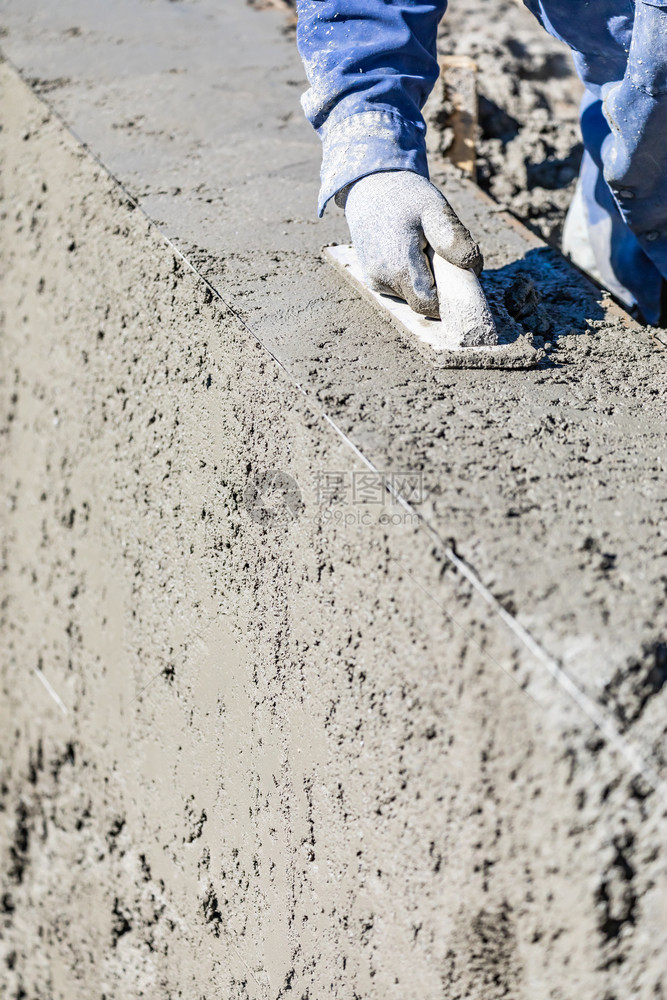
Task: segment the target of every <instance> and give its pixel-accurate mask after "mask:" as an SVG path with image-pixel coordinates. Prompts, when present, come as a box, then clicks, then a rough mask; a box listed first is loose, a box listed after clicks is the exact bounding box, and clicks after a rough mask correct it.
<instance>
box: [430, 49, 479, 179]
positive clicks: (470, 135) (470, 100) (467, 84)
mask: <svg viewBox="0 0 667 1000" xmlns="http://www.w3.org/2000/svg"><path fill="white" fill-rule="evenodd" d="M438 62H439V64H440V76H439V78H438V81H437V83H436V85H435V87H434V89H433V93H432V94H431V96H430V97H429V99H428V101H427V102H426V106H425V108H424V118H425V120H426V124H427V133H426V148H427V150H428V152H429V154H430V155H431V156H435V157H437V156H441V157H446V158H447V159H448V160H451V162H452V163H454V164H455V165H456V166H457V167H459V168H460V169H461V170H463V171H464V172H465V173H466V174H467V175H468V176H469V177H470V178H471V179H472V180H474V179H475V133H476V131H477V64H476V63H475V61H474V59H470V57H469V56H453V55H448V56H440V58H439V60H438Z"/></svg>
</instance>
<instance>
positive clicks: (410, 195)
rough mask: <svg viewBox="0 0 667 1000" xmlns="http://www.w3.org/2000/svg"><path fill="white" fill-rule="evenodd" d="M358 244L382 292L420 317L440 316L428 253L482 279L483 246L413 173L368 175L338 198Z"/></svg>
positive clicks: (369, 276) (368, 276)
mask: <svg viewBox="0 0 667 1000" xmlns="http://www.w3.org/2000/svg"><path fill="white" fill-rule="evenodd" d="M336 204H337V205H339V206H340V207H341V208H344V209H345V218H346V219H347V224H348V226H349V229H350V235H351V237H352V243H353V244H354V247H355V250H356V251H357V255H358V257H359V261H360V263H361V266H362V267H363V269H364V273H365V275H366V280H367V281H368V283H369V285H370V287H371V288H372V289H373V290H374V291H376V292H384V293H385V294H388V295H397V296H398V297H399V298H401V299H405V300H406V301H407V303H408V305H409V306H410V307H411V308H412V309H414V310H415V312H418V313H422V314H423V315H424V316H435V317H438V316H439V315H440V311H439V306H438V295H437V292H436V288H435V283H434V281H433V274H432V271H431V268H430V265H429V262H428V259H427V257H426V253H425V251H426V248H427V246H430V247H432V248H433V250H434V251H435V252H436V253H438V254H440V256H441V257H444V258H445V260H448V261H450V262H451V263H452V264H456V265H458V266H459V267H466V268H472V269H473V271H474V272H475V274H477V275H479V273H480V271H481V270H482V265H483V260H482V255H481V253H480V250H479V247H478V246H477V244H476V243H475V241H474V240H473V238H472V236H471V235H470V233H469V232H468V230H467V229H466V228H465V226H464V225H463V223H462V222H461V221H460V220H459V218H458V216H457V215H456V213H455V212H454V210H453V209H452V207H451V206H450V204H449V202H448V201H447V199H446V198H443V196H442V195H441V194H440V192H439V191H438V189H437V188H436V187H434V186H433V184H431V183H430V181H427V180H426V178H425V177H422V176H421V174H415V173H413V172H412V171H411V170H387V171H382V172H381V173H377V174H368V175H367V176H366V177H362V178H360V180H358V181H355V182H354V184H351V185H349V186H348V187H347V188H345V189H344V190H343V191H340V192H339V193H338V194H337V195H336Z"/></svg>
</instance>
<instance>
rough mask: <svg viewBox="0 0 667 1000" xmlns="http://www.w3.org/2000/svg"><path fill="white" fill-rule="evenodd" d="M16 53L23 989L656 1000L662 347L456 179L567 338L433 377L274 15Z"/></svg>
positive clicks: (6, 88) (10, 205) (67, 11)
mask: <svg viewBox="0 0 667 1000" xmlns="http://www.w3.org/2000/svg"><path fill="white" fill-rule="evenodd" d="M0 27H1V28H3V29H4V37H3V38H2V42H1V44H2V48H3V50H4V52H5V53H6V55H7V56H8V58H9V59H11V60H12V61H13V63H14V64H15V66H14V67H13V66H9V65H7V64H5V65H4V66H3V67H2V69H1V81H2V100H1V102H0V108H1V109H2V110H1V116H2V117H1V124H2V131H0V157H1V173H0V176H1V177H2V188H3V189H2V198H3V201H2V209H1V214H2V219H1V221H2V242H1V247H2V272H1V274H0V307H1V309H2V375H3V396H2V407H3V410H2V412H3V414H4V416H3V424H2V443H1V447H2V492H3V505H4V506H3V514H2V521H3V539H4V541H3V603H2V616H3V618H2V668H3V709H2V711H3V725H2V746H3V780H2V786H1V791H2V804H3V828H2V829H3V832H2V858H3V896H2V909H3V913H2V920H3V924H4V927H3V940H2V943H1V944H0V948H1V949H2V962H3V963H4V964H3V976H4V980H5V982H6V983H7V992H8V995H9V996H12V997H19V996H24V995H27V996H28V997H44V998H46V997H49V998H55V997H67V998H68V1000H69V998H79V997H81V998H83V997H86V998H88V997H91V996H100V997H103V996H104V997H107V998H110V997H121V996H146V997H165V998H166V997H177V996H183V997H192V998H201V997H214V996H216V997H217V996H224V997H230V998H242V997H253V998H255V997H261V998H271V1000H273V998H278V997H285V996H288V995H290V994H291V993H293V994H294V995H296V996H298V997H301V998H303V997H309V998H311V1000H314V998H318V1000H319V998H320V997H322V996H336V997H343V996H345V997H346V996H349V997H359V998H364V1000H365V998H376V997H377V998H380V997H382V998H384V997H392V998H393V997H396V998H399V997H400V998H402V1000H403V998H406V997H408V998H415V1000H417V998H419V1000H431V998H434V1000H435V998H445V1000H450V998H451V1000H454V998H457V997H475V998H477V997H479V998H484V1000H495V998H500V997H511V998H517V1000H523V998H529V997H530V998H532V997H535V996H538V997H547V998H554V1000H556V998H563V1000H565V998H567V1000H569V998H575V997H576V998H577V1000H581V998H586V1000H588V998H590V1000H602V998H604V1000H612V998H615V1000H625V998H626V997H630V996H632V997H639V998H642V1000H643V998H647V1000H648V998H660V997H662V996H664V995H665V991H666V989H667V984H666V983H665V977H664V953H665V947H666V945H667V941H666V940H665V935H666V933H667V930H666V929H667V913H666V912H665V909H666V905H665V871H664V864H665V862H664V843H665V785H664V782H665V771H666V768H665V758H664V729H665V724H664V716H665V691H666V689H667V688H666V686H664V680H665V677H666V675H667V668H666V660H667V652H666V649H665V605H666V602H667V593H666V589H665V580H666V579H667V554H666V553H667V544H666V542H665V506H666V502H667V501H666V496H667V491H666V490H665V474H664V461H665V437H664V394H665V388H666V384H667V363H666V359H665V353H664V351H663V350H662V349H661V345H660V337H661V336H662V334H658V336H657V337H656V336H654V335H652V334H651V333H649V332H648V331H645V330H642V329H640V328H638V327H637V326H636V325H635V324H633V323H632V322H631V321H630V320H623V319H622V318H621V315H620V314H619V313H618V311H616V310H615V309H614V308H613V307H609V304H608V303H604V302H602V303H600V302H598V301H597V297H596V295H595V294H594V293H593V292H592V290H591V288H590V286H588V285H586V284H585V283H583V282H582V280H581V279H580V278H579V277H578V276H577V275H576V274H575V273H574V272H573V271H572V270H571V269H570V268H568V266H567V265H566V264H565V263H564V262H563V261H562V260H561V259H560V258H559V257H558V256H557V255H556V254H554V253H553V252H552V251H549V250H547V249H546V248H544V247H542V245H541V244H539V243H538V242H537V241H536V240H534V239H532V238H530V237H528V236H527V235H526V234H525V233H524V232H523V231H521V230H520V229H518V228H515V229H511V228H509V227H510V221H509V219H508V218H507V217H502V218H501V217H500V216H499V215H498V214H496V213H495V212H494V210H493V208H492V206H489V204H487V203H485V202H482V201H479V200H478V199H477V198H476V197H475V196H474V194H472V193H471V191H470V190H469V189H468V188H466V187H465V186H463V185H462V184H461V183H460V182H459V181H458V180H457V179H456V178H454V177H450V176H447V177H445V175H444V174H443V175H441V176H439V177H438V179H439V180H440V181H441V182H442V183H444V184H445V186H446V188H447V190H448V192H449V193H450V194H451V197H452V200H453V202H454V204H455V205H456V207H457V208H458V209H460V211H461V214H462V215H464V217H465V219H466V221H467V222H468V224H469V225H470V226H471V228H472V229H473V232H474V233H475V235H477V236H478V237H479V238H481V240H482V243H483V246H484V248H485V251H486V257H487V273H486V276H485V287H486V289H487V292H488V293H489V295H490V297H491V298H492V300H493V301H494V305H495V307H496V311H497V313H498V314H499V315H500V316H501V319H502V317H503V316H504V317H505V321H506V322H508V323H511V322H512V319H514V321H515V322H519V323H523V324H524V325H525V326H526V327H527V326H531V327H532V329H537V332H538V333H541V334H542V335H543V336H544V337H546V338H548V339H550V340H551V341H553V342H554V343H555V345H556V350H555V351H554V352H553V353H552V355H551V360H550V361H549V362H548V363H546V364H544V365H543V366H542V367H541V368H540V369H538V370H536V371H533V372H471V371H464V372H451V371H447V372H443V371H438V370H434V369H431V368H430V367H429V365H428V364H427V362H426V361H425V360H424V357H423V355H422V354H421V353H419V354H418V353H416V352H414V351H413V350H412V349H411V346H410V344H409V342H406V341H405V340H404V339H402V337H401V336H400V335H399V334H398V333H396V332H395V331H394V329H393V327H392V326H391V325H390V323H389V322H387V323H386V324H383V323H382V321H381V320H380V319H378V317H377V314H376V312H375V311H374V310H373V309H372V308H371V307H370V306H369V305H367V304H366V303H364V302H363V301H362V300H360V299H358V298H357V297H356V296H355V295H354V294H353V292H352V291H351V289H350V288H349V287H348V286H346V285H345V284H343V283H342V282H341V279H340V277H339V276H338V275H337V274H336V272H335V271H334V270H333V268H331V267H330V266H329V265H327V264H325V262H324V261H323V259H322V258H321V255H320V252H319V248H320V246H321V244H322V243H325V242H328V241H331V240H336V239H337V240H342V239H343V238H344V237H345V229H344V223H343V222H342V220H341V218H340V216H339V215H338V214H337V213H335V212H331V213H330V214H329V215H328V216H327V218H326V219H325V220H324V222H322V223H319V224H318V223H316V222H315V220H314V218H313V206H314V201H315V192H316V171H317V163H318V154H319V149H318V145H317V139H316V138H315V137H313V136H311V134H310V133H309V131H308V128H307V126H306V125H305V123H303V122H302V120H301V117H300V110H299V107H298V103H297V95H298V93H299V91H300V89H302V86H303V81H302V76H301V69H300V66H299V63H298V58H297V56H296V54H295V52H294V48H293V42H292V41H291V40H290V39H289V37H285V36H284V35H283V33H282V21H281V20H280V18H279V17H278V16H277V15H275V14H273V13H269V12H259V11H254V10H251V9H248V8H245V7H243V6H241V5H240V4H237V3H234V4H232V3H230V2H228V3H221V4H220V3H218V4H214V3H212V2H210V3H207V2H205V0H201V2H199V0H196V2H192V3H174V4H172V3H162V2H155V0H153V2H148V0H145V2H141V3H135V4H129V3H128V4H123V3H121V2H120V0H118V2H116V0H114V3H112V4H102V3H101V2H99V3H98V2H92V3H91V2H86V3H85V4H84V3H79V4H76V3H73V2H70V0H66V2H64V3H61V4H59V5H57V6H53V8H49V9H48V10H41V9H40V5H38V4H37V3H36V2H32V0H29V2H27V3H25V2H22V3H20V4H19V3H16V2H6V0H5V2H3V3H2V4H0ZM15 67H18V68H19V69H20V71H21V73H22V75H23V76H24V78H25V79H26V80H29V81H30V86H26V84H25V83H24V82H22V81H21V80H20V79H19V76H18V74H17V70H16V68H15ZM44 102H46V103H44ZM47 104H48V105H50V106H51V107H52V108H53V109H54V111H55V112H57V114H59V115H62V116H63V118H64V121H65V122H66V123H67V125H69V126H70V127H71V128H72V129H73V131H74V133H76V135H77V136H78V137H79V139H78V140H77V139H76V138H74V137H73V135H72V134H70V133H69V132H68V131H67V130H66V128H65V127H64V125H63V123H62V122H61V121H60V120H59V119H58V117H56V115H55V114H54V113H53V112H50V111H49V109H48V107H47ZM80 140H82V141H83V142H85V143H86V144H87V145H88V147H89V148H88V149H85V148H84V147H83V146H82V145H81V142H80ZM95 157H97V158H98V159H97V160H96V159H95ZM109 171H110V172H111V174H112V175H113V177H115V178H117V180H114V179H113V177H110V176H109ZM117 181H120V182H121V183H122V185H123V187H121V186H119V184H118V182H117ZM151 219H152V220H153V221H152V222H151V221H150V220H151ZM170 241H171V242H170ZM268 470H280V471H281V472H282V473H284V474H285V475H286V476H289V477H291V479H290V480H286V481H285V482H286V483H287V496H288V507H289V511H290V512H291V513H290V516H287V515H285V516H283V517H271V516H270V514H268V515H267V514H266V512H265V511H263V509H262V508H261V506H258V505H257V503H256V502H255V501H256V493H255V492H253V488H252V484H253V481H254V480H257V481H259V482H260V484H261V483H263V482H264V480H263V478H262V477H264V476H265V474H266V472H267V471H268ZM373 470H379V471H380V472H382V473H390V472H394V473H397V474H404V473H407V472H411V473H413V474H415V475H419V476H421V482H422V485H423V488H424V492H425V496H424V498H423V500H422V502H421V503H415V502H414V497H411V496H410V495H409V491H408V490H407V489H406V488H405V486H401V483H400V477H397V480H396V484H397V485H396V495H394V496H393V497H392V496H390V495H389V494H377V493H376V494H375V495H376V499H377V501H378V502H376V503H374V504H354V503H352V499H353V498H352V494H351V483H352V476H353V474H364V473H368V474H371V475H373ZM325 475H328V476H329V480H328V485H330V484H331V483H332V481H333V480H332V478H331V477H332V476H335V477H338V480H339V487H338V500H341V501H343V504H342V505H340V504H337V503H336V502H335V501H336V499H337V498H336V497H335V496H332V495H330V493H329V492H327V494H326V495H325V496H322V495H321V486H322V482H323V476H325ZM292 481H294V482H295V483H296V484H298V486H296V487H294V486H292V485H291V483H292ZM356 483H357V484H360V483H361V480H360V479H359V478H358V476H357V479H356ZM371 486H372V481H371ZM318 489H319V490H320V495H319V496H318ZM298 492H300V499H299V496H298ZM380 499H382V502H380ZM278 509H279V510H281V511H285V505H284V504H283V505H282V506H280V505H279V507H278Z"/></svg>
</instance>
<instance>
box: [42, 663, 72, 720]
mask: <svg viewBox="0 0 667 1000" xmlns="http://www.w3.org/2000/svg"><path fill="white" fill-rule="evenodd" d="M34 670H35V673H36V674H37V679H38V680H40V681H41V682H42V684H43V685H44V687H45V688H46V690H47V691H48V692H49V694H50V695H51V697H52V698H53V700H54V701H55V703H56V705H57V706H58V708H59V709H60V711H61V712H62V713H63V715H67V709H66V708H65V705H64V703H63V700H62V698H61V697H60V695H59V694H58V692H57V691H56V690H55V688H53V687H52V686H51V684H50V682H49V681H48V679H47V678H46V677H45V676H44V674H43V673H42V671H41V670H40V669H39V667H35V668H34Z"/></svg>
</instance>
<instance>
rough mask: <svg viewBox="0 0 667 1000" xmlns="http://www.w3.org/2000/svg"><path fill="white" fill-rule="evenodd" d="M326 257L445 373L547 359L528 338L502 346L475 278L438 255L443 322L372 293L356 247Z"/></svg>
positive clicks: (330, 250)
mask: <svg viewBox="0 0 667 1000" xmlns="http://www.w3.org/2000/svg"><path fill="white" fill-rule="evenodd" d="M324 253H325V254H326V256H327V257H328V259H329V260H330V261H331V263H333V264H335V265H336V267H338V268H339V269H340V270H341V271H342V272H343V273H344V274H345V275H346V277H347V278H348V279H349V280H350V281H351V282H352V283H353V284H354V285H355V286H356V287H357V288H358V290H359V291H360V292H362V294H363V295H365V296H366V298H368V299H370V301H371V302H373V303H375V304H376V305H378V306H379V307H380V308H381V309H382V311H383V312H384V313H385V314H388V315H389V316H390V317H391V318H392V319H393V320H394V322H395V324H396V325H397V326H398V327H399V329H400V330H401V331H402V332H404V333H408V334H409V335H410V336H411V337H415V338H416V339H417V341H418V343H419V344H420V345H422V348H423V349H424V350H425V351H426V353H427V355H428V357H429V359H430V360H431V361H432V363H433V364H434V365H436V366H438V367H440V368H532V367H533V366H534V365H535V364H537V362H538V361H540V360H541V358H543V357H544V351H540V350H537V349H536V348H534V347H533V345H532V338H531V337H530V336H529V335H526V336H520V337H518V339H516V340H514V341H513V342H512V343H509V344H507V343H500V341H499V338H498V331H497V330H496V324H495V322H494V320H493V316H492V315H491V310H490V308H489V304H488V302H487V301H486V298H485V296H484V292H483V291H482V287H481V285H480V283H479V281H478V280H477V278H476V276H475V274H474V273H473V272H472V271H466V270H464V269H462V268H460V267H456V266H455V265H454V264H450V263H449V261H447V260H444V259H443V258H442V257H439V256H438V254H430V255H429V260H430V262H431V268H432V270H433V276H434V278H435V284H436V288H437V290H438V299H439V301H440V313H441V318H440V319H429V318H428V317H426V316H420V315H419V313H416V312H413V310H412V309H411V308H410V306H409V305H408V304H407V302H404V301H403V300H402V299H397V298H394V296H392V295H383V294H382V293H380V292H374V291H373V290H372V289H371V288H369V287H368V285H367V284H366V280H365V277H364V273H363V270H362V267H361V265H360V263H359V260H358V258H357V255H356V252H355V250H354V248H353V247H351V246H332V247H325V249H324Z"/></svg>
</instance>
